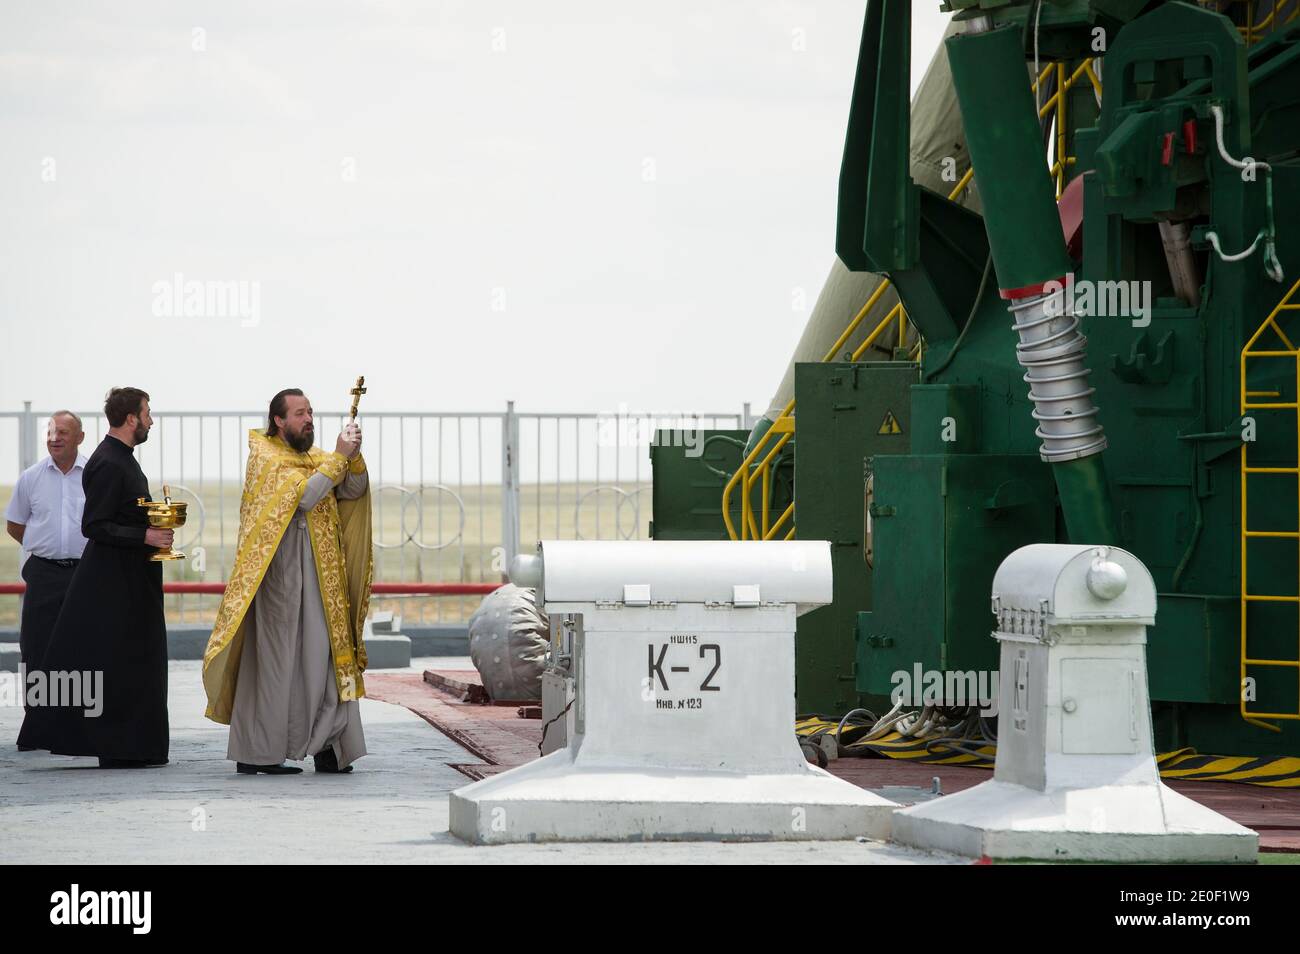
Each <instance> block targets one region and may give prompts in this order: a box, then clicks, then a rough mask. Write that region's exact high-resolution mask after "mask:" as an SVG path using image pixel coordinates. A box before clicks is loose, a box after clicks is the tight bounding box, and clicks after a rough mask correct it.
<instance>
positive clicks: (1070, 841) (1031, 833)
mask: <svg viewBox="0 0 1300 954" xmlns="http://www.w3.org/2000/svg"><path fill="white" fill-rule="evenodd" d="M892 838H893V840H894V841H896V842H898V843H900V844H904V845H913V846H916V847H919V848H932V849H938V850H942V851H950V852H953V853H954V854H960V855H968V856H971V857H981V856H987V857H989V858H1008V859H1009V858H1026V859H1036V860H1043V861H1109V862H1120V863H1123V862H1144V861H1145V862H1171V861H1192V862H1197V861H1199V862H1253V861H1255V858H1256V855H1257V853H1258V851H1259V836H1258V835H1257V834H1255V832H1253V831H1251V830H1250V829H1249V828H1243V827H1242V826H1241V825H1238V824H1237V823H1236V822H1234V821H1231V820H1230V819H1227V818H1225V817H1224V816H1222V815H1220V814H1219V813H1218V812H1215V811H1212V810H1211V809H1209V808H1206V807H1205V806H1203V805H1199V804H1197V803H1196V802H1194V801H1192V800H1191V799H1189V798H1187V797H1186V796H1183V795H1180V794H1178V793H1177V792H1175V791H1174V790H1173V789H1171V788H1169V787H1168V786H1166V785H1164V784H1161V783H1157V784H1155V785H1150V784H1144V785H1103V786H1098V787H1096V788H1068V789H1066V788H1058V789H1049V790H1048V791H1046V792H1039V791H1035V790H1034V789H1030V788H1026V787H1024V786H1022V785H1015V784H1011V783H1009V782H999V781H996V780H994V781H990V782H984V783H983V784H981V785H977V786H975V787H974V788H971V789H967V790H966V791H963V792H957V793H956V794H953V795H946V796H944V797H943V798H936V799H934V800H933V801H929V802H924V803H922V804H919V805H913V806H911V807H909V808H905V809H902V810H900V811H898V812H896V813H895V814H894V818H893V835H892Z"/></svg>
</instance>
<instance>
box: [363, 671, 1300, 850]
mask: <svg viewBox="0 0 1300 954" xmlns="http://www.w3.org/2000/svg"><path fill="white" fill-rule="evenodd" d="M481 693H482V681H481V680H480V679H479V676H478V673H476V672H474V671H472V670H470V671H463V670H430V671H429V672H426V673H425V674H424V675H423V676H420V675H418V674H414V673H411V674H406V673H373V674H368V675H367V676H366V694H367V695H368V696H370V697H371V698H373V699H378V700H381V701H383V702H390V703H393V704H394V705H399V706H403V707H404V708H407V709H410V710H411V711H412V712H414V713H415V714H416V715H418V716H420V717H421V718H423V719H424V720H425V721H426V722H428V723H429V724H430V725H432V726H433V727H434V728H436V729H438V730H439V731H441V732H442V733H444V734H445V735H447V736H449V737H450V738H452V739H454V740H455V741H456V742H458V743H460V744H461V745H462V746H464V747H465V748H466V749H468V750H469V751H470V752H472V753H473V754H474V755H475V757H476V758H477V759H478V761H475V762H463V763H453V765H452V767H453V768H455V769H456V770H458V771H460V772H462V773H463V774H465V775H466V776H468V777H469V778H472V779H480V778H486V777H487V776H489V775H495V774H497V773H499V772H504V771H505V770H506V769H509V768H513V767H515V766H516V765H522V764H523V763H525V762H529V761H531V760H533V759H535V758H537V757H538V755H539V752H538V745H539V744H540V743H541V739H542V723H541V720H540V719H537V718H524V717H523V716H522V715H521V712H526V711H527V709H526V706H527V704H525V703H510V704H505V705H500V704H499V705H492V704H485V703H482V702H475V701H473V700H474V699H477V698H482V696H481V695H480V694H481ZM535 705H536V703H533V704H532V706H535ZM830 771H831V772H832V773H833V774H834V775H836V776H838V777H839V778H842V779H844V780H845V781H848V782H852V783H853V784H854V785H858V786H860V787H862V788H871V789H881V788H887V787H888V788H919V789H924V790H929V788H930V786H931V780H932V779H933V778H934V777H935V776H938V778H939V786H940V791H942V792H944V793H945V794H951V793H953V792H959V791H961V790H962V789H964V788H970V787H971V786H972V785H978V784H979V783H980V782H984V781H987V780H988V779H990V778H992V772H990V771H989V770H988V769H982V768H971V767H968V766H957V765H924V764H918V763H915V762H903V761H899V760H896V759H875V758H851V759H836V760H834V761H832V762H831V763H830ZM1166 784H1168V785H1169V787H1170V788H1173V789H1175V790H1176V791H1178V792H1181V793H1182V794H1183V795H1186V796H1187V797H1188V798H1191V799H1194V800H1195V801H1198V802H1200V803H1201V804H1202V805H1207V806H1209V807H1210V808H1213V809H1214V810H1215V811H1217V812H1220V813H1221V814H1223V815H1226V816H1228V817H1229V818H1231V819H1233V820H1234V821H1236V822H1238V823H1240V824H1242V825H1245V826H1246V827H1247V828H1251V829H1254V830H1255V831H1257V832H1259V844H1260V850H1261V851H1283V852H1300V789H1277V788H1265V787H1262V786H1258V785H1245V784H1241V783H1236V782H1184V781H1180V780H1176V779H1175V780H1172V781H1169V782H1167V783H1166ZM890 797H892V798H893V799H894V800H895V801H901V802H902V803H904V804H906V801H907V800H906V797H900V796H899V794H898V793H895V792H890Z"/></svg>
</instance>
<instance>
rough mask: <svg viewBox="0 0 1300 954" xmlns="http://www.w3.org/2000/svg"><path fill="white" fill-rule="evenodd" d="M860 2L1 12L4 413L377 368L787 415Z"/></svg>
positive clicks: (925, 34) (326, 397)
mask: <svg viewBox="0 0 1300 954" xmlns="http://www.w3.org/2000/svg"><path fill="white" fill-rule="evenodd" d="M937 6H938V4H937V2H934V3H929V2H922V3H920V4H918V5H917V9H916V11H915V14H914V16H915V18H916V19H915V25H914V39H913V49H914V52H913V64H912V69H913V84H914V85H915V82H916V81H917V80H918V79H919V77H920V74H921V73H922V71H923V70H924V68H925V65H926V63H927V62H928V60H929V57H930V55H931V53H932V52H933V50H934V47H935V45H936V43H937V42H938V39H939V36H940V33H941V31H942V26H943V18H942V15H941V14H939V13H938V11H937ZM863 9H864V4H862V3H858V2H845V0H819V2H815V3H813V2H757V0H749V2H737V3H731V2H709V0H693V2H676V0H660V2H656V3H652V4H627V3H609V2H588V0H581V2H563V0H561V2H556V3H548V4H543V3H536V2H523V0H512V2H501V0H498V2H485V0H476V2H466V3H460V2H415V0H400V2H382V3H381V2H351V3H342V2H335V0H324V2H322V0H313V2H311V3H289V2H268V0H260V2H256V3H252V2H242V0H220V2H209V0H203V2H176V0H167V2H162V0H159V2H133V0H117V2H114V3H111V4H110V3H68V2H56V0H40V2H37V3H7V4H5V5H4V7H3V8H2V9H0V141H2V142H3V143H4V148H3V149H0V210H3V211H2V213H0V317H2V322H3V324H2V327H0V351H2V352H3V356H4V359H3V372H2V377H0V410H6V411H7V410H16V409H18V408H19V407H20V406H21V402H22V401H23V400H24V399H28V400H32V401H34V402H35V404H36V406H37V407H40V408H50V407H53V406H57V405H70V406H73V407H81V408H93V407H96V406H98V405H99V403H100V402H101V401H102V397H103V394H104V392H105V390H106V389H107V388H108V387H109V386H110V385H114V384H132V385H136V386H139V387H144V388H145V389H147V390H149V391H150V392H151V393H152V395H153V405H154V408H155V409H156V410H204V409H214V410H231V409H245V408H261V407H264V406H265V403H266V401H267V399H268V398H269V397H270V395H271V394H272V393H273V392H274V391H276V390H277V389H279V388H281V387H289V386H300V387H303V388H305V389H307V390H308V394H309V396H311V397H312V398H313V400H314V403H315V404H316V406H317V407H318V408H321V409H325V408H338V407H342V406H343V404H344V400H345V398H346V391H347V389H348V387H350V386H351V382H352V379H353V378H354V377H355V375H357V374H359V373H364V374H365V375H366V377H367V382H368V384H369V385H370V388H371V390H370V393H369V394H368V395H367V397H366V406H368V407H370V408H371V409H372V410H380V409H383V410H412V411H414V410H497V409H499V408H501V407H502V406H503V405H504V402H505V401H506V400H507V399H509V398H512V399H514V400H515V401H516V402H518V404H519V406H520V408H521V409H523V410H531V411H607V410H613V409H616V408H617V407H618V406H619V405H620V404H625V405H627V406H628V407H629V408H630V409H632V410H655V411H691V410H702V411H720V410H728V411H730V410H736V409H738V408H739V406H740V404H741V403H742V402H743V401H746V400H748V401H752V402H753V403H754V409H755V411H756V412H757V411H760V410H761V409H762V407H763V406H765V404H766V402H767V400H768V398H769V396H770V394H771V392H772V390H773V389H774V388H775V386H776V384H777V382H778V380H779V378H780V376H781V373H782V371H783V369H784V367H785V363H786V360H787V358H788V356H789V353H790V351H791V350H792V348H793V346H794V343H795V341H796V340H797V338H798V336H799V333H800V331H801V330H802V327H803V324H804V322H805V320H806V319H807V315H808V309H809V308H811V306H812V303H813V302H814V301H815V299H816V296H817V292H818V290H819V289H820V286H821V282H822V280H823V278H824V277H825V274H826V272H827V269H828V267H829V265H830V262H831V258H832V255H833V230H834V221H835V207H834V203H835V187H836V178H837V176H838V170H839V162H840V152H841V148H842V142H843V135H844V125H845V120H846V116H847V109H848V100H849V94H850V91H851V87H852V80H853V69H854V64H855V60H856V57H857V47H858V42H859V35H860V32H861V24H862V15H863ZM177 275H180V276H182V278H181V281H182V282H198V283H223V282H244V283H246V284H245V285H243V286H242V290H243V291H244V292H245V294H246V295H247V296H248V297H246V298H245V299H244V305H245V312H244V318H243V319H242V320H241V318H240V317H237V316H231V317H223V316H222V315H220V314H214V313H211V306H212V304H213V302H215V299H212V300H211V301H209V300H208V299H204V301H203V303H202V304H203V309H202V310H203V311H204V313H203V314H200V315H190V316H187V315H186V314H185V307H184V306H185V302H184V301H179V302H175V303H174V306H175V307H174V308H172V305H171V304H169V303H168V301H167V300H166V292H165V289H166V288H170V287H171V286H172V284H173V283H174V282H175V281H176V276H177ZM199 287H200V288H201V289H202V290H204V291H207V290H208V286H207V285H206V284H204V285H200V286H199ZM800 290H801V291H802V299H803V307H802V308H798V307H796V305H797V304H798V299H799V297H800ZM254 295H256V298H254V297H253V296H254ZM254 303H256V305H257V312H256V315H255V316H254V315H253V314H252V305H253V304H254Z"/></svg>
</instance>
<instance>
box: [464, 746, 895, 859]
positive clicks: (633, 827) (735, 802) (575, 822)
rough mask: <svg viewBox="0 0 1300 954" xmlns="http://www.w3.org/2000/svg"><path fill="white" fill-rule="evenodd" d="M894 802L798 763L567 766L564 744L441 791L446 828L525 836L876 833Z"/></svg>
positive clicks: (496, 840) (880, 833)
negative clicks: (750, 768)
mask: <svg viewBox="0 0 1300 954" xmlns="http://www.w3.org/2000/svg"><path fill="white" fill-rule="evenodd" d="M897 808H898V806H897V805H896V804H894V803H893V802H891V801H887V800H886V799H883V798H881V797H879V796H878V795H873V794H871V793H870V792H867V791H864V790H862V789H860V788H858V787H857V786H855V785H851V784H849V783H848V782H845V781H842V780H840V779H837V778H835V777H834V776H833V775H831V774H830V773H828V772H826V771H823V770H822V769H819V768H817V767H816V766H813V765H807V764H806V763H805V765H804V767H803V768H802V769H798V770H795V771H791V772H780V773H772V774H753V775H747V774H741V773H737V772H716V771H707V770H702V769H660V770H648V769H643V768H633V767H628V768H626V769H620V768H615V767H610V766H608V765H604V766H601V767H599V768H584V767H581V766H575V765H574V764H573V756H572V753H571V752H570V750H568V749H565V750H563V751H560V752H554V753H552V754H551V755H548V756H546V757H545V758H541V759H538V760H537V761H536V762H530V763H528V764H527V765H521V766H519V767H518V768H515V769H511V770H510V771H508V772H503V773H502V774H501V775H498V776H495V777H494V778H486V779H483V780H482V781H478V782H474V783H473V784H471V785H467V786H465V787H464V788H461V789H458V790H457V791H455V792H453V793H452V794H451V824H450V828H451V833H452V834H453V835H456V836H457V837H459V838H463V839H464V840H465V841H469V842H473V843H475V844H481V845H494V844H506V843H510V842H533V841H718V840H723V839H726V840H737V841H798V840H817V841H825V840H835V839H845V838H854V837H857V836H859V835H865V836H867V837H869V838H876V839H884V838H887V837H888V835H889V821H890V816H891V815H892V814H893V813H894V811H895V810H896V809H897Z"/></svg>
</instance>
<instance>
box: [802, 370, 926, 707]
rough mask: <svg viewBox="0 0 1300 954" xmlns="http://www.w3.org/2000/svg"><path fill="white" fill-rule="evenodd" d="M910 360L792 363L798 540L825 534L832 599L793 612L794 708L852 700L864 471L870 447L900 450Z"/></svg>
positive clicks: (905, 431) (861, 595)
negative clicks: (807, 610) (796, 619)
mask: <svg viewBox="0 0 1300 954" xmlns="http://www.w3.org/2000/svg"><path fill="white" fill-rule="evenodd" d="M917 374H918V372H917V367H916V365H915V364H913V363H912V362H884V361H882V362H870V363H857V364H851V363H840V362H835V363H828V364H821V363H809V364H798V365H796V366H795V378H794V381H795V384H794V388H795V421H796V431H795V434H796V438H797V440H798V443H799V453H798V455H797V456H796V458H795V521H796V526H797V537H798V539H800V540H829V541H830V543H831V561H832V565H833V571H834V583H833V585H834V602H833V603H832V604H831V605H829V606H823V607H821V608H820V609H816V610H813V611H812V612H810V613H806V614H804V615H803V616H801V617H799V623H798V630H797V633H796V637H795V685H796V698H797V701H798V707H799V711H800V712H820V713H825V714H832V713H834V714H840V715H842V714H843V713H845V712H847V711H848V710H849V709H852V708H854V707H855V706H856V705H857V703H858V698H857V693H856V691H855V689H854V673H853V664H854V635H853V632H854V625H855V621H856V616H857V612H858V610H861V609H866V608H869V607H870V606H871V571H870V568H869V567H868V566H867V563H866V559H865V551H864V546H863V545H864V527H865V503H864V500H865V497H864V494H865V474H866V471H867V468H868V466H869V461H870V459H871V458H872V457H873V456H874V455H876V454H902V453H907V451H908V449H909V442H910V437H911V431H912V425H911V407H910V404H911V402H910V398H909V393H908V392H909V389H910V387H911V386H912V385H913V384H915V383H916V381H917Z"/></svg>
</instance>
